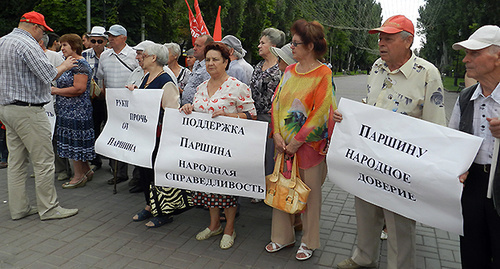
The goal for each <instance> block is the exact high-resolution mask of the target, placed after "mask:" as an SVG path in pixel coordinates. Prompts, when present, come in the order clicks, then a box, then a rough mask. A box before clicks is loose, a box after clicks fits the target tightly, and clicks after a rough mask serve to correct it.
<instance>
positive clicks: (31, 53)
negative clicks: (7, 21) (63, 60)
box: [0, 28, 57, 105]
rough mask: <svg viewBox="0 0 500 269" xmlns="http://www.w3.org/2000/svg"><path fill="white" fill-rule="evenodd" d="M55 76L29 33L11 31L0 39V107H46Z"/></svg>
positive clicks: (17, 29)
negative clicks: (36, 105) (38, 105)
mask: <svg viewBox="0 0 500 269" xmlns="http://www.w3.org/2000/svg"><path fill="white" fill-rule="evenodd" d="M56 76H57V69H56V68H55V67H54V66H53V65H52V64H51V63H50V62H49V59H48V58H47V55H45V53H44V52H43V50H42V48H41V47H40V45H39V44H38V42H37V41H36V40H35V38H33V36H31V34H30V33H28V32H27V31H25V30H22V29H19V28H15V29H14V30H12V32H11V33H10V34H7V35H5V36H3V37H2V38H0V105H8V104H11V103H13V102H14V101H22V102H27V103H32V104H41V103H48V102H49V101H50V100H51V96H50V82H51V81H52V80H53V79H54V78H55V77H56Z"/></svg>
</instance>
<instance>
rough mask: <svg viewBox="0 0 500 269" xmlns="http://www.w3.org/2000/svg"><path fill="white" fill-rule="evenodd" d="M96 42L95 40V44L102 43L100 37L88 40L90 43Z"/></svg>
mask: <svg viewBox="0 0 500 269" xmlns="http://www.w3.org/2000/svg"><path fill="white" fill-rule="evenodd" d="M96 42H97V44H102V43H104V40H102V39H97V40H96V39H91V40H90V43H92V44H95V43H96Z"/></svg>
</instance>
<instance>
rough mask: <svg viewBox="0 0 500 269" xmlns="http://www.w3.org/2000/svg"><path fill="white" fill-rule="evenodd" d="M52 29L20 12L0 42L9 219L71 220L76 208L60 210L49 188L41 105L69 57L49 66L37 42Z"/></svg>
mask: <svg viewBox="0 0 500 269" xmlns="http://www.w3.org/2000/svg"><path fill="white" fill-rule="evenodd" d="M45 31H52V29H51V28H50V27H49V26H48V25H47V24H46V23H45V19H44V17H43V15H42V14H40V13H38V12H35V11H32V12H28V13H25V14H24V15H23V16H22V18H21V20H20V22H19V26H18V27H17V28H15V29H14V30H12V32H11V33H10V34H8V35H6V36H3V37H2V38H0V119H1V121H2V122H3V123H4V125H5V127H6V129H7V147H8V149H9V166H8V170H7V185H8V190H9V209H10V215H11V218H12V219H14V220H16V219H21V218H24V217H27V216H29V215H32V214H36V213H38V214H39V215H40V219H42V220H48V219H60V218H66V217H71V216H73V215H75V214H76V213H78V209H66V208H62V207H60V206H59V201H58V199H57V193H56V189H55V187H54V170H55V169H54V151H53V149H52V139H51V129H50V123H49V120H48V118H47V115H46V114H45V109H44V108H43V106H44V105H45V104H47V103H48V102H49V101H50V99H51V98H52V97H51V95H50V91H51V89H50V86H51V84H50V83H51V81H53V80H54V79H56V78H57V77H59V76H60V75H61V74H62V73H63V72H65V71H66V70H69V69H71V68H72V67H73V65H74V63H75V62H76V59H74V58H73V57H68V58H67V59H66V61H64V62H63V63H62V64H61V65H60V66H58V67H57V68H56V67H54V66H53V65H52V64H51V63H50V61H49V59H48V58H47V56H46V55H45V53H44V52H43V50H42V48H41V47H40V45H39V44H38V41H40V39H41V38H42V37H43V34H44V32H45ZM28 157H29V158H30V159H31V163H32V164H33V169H34V172H35V190H36V198H37V199H36V200H37V206H36V208H35V207H32V206H31V205H30V202H29V199H28V196H27V195H26V179H27V178H28V175H27V166H28Z"/></svg>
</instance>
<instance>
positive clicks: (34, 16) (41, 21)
mask: <svg viewBox="0 0 500 269" xmlns="http://www.w3.org/2000/svg"><path fill="white" fill-rule="evenodd" d="M20 21H23V22H29V23H34V24H38V25H41V26H43V27H45V29H47V30H48V31H51V32H54V30H52V28H50V27H49V26H48V25H47V23H45V17H43V15H42V14H40V13H38V12H36V11H30V12H28V13H24V15H23V16H22V17H21V20H20Z"/></svg>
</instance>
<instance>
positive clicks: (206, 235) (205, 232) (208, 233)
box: [196, 225, 234, 241]
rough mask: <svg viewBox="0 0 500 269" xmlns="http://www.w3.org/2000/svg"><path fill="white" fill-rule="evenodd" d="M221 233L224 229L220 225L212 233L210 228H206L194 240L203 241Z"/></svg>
mask: <svg viewBox="0 0 500 269" xmlns="http://www.w3.org/2000/svg"><path fill="white" fill-rule="evenodd" d="M223 231H224V229H222V225H221V226H219V228H218V229H217V230H215V231H212V230H210V228H208V227H207V228H205V230H203V231H201V232H199V233H198V234H197V235H196V240H198V241H201V240H205V239H208V238H210V237H212V236H214V235H218V234H221V233H222V232H223ZM233 233H234V232H233Z"/></svg>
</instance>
